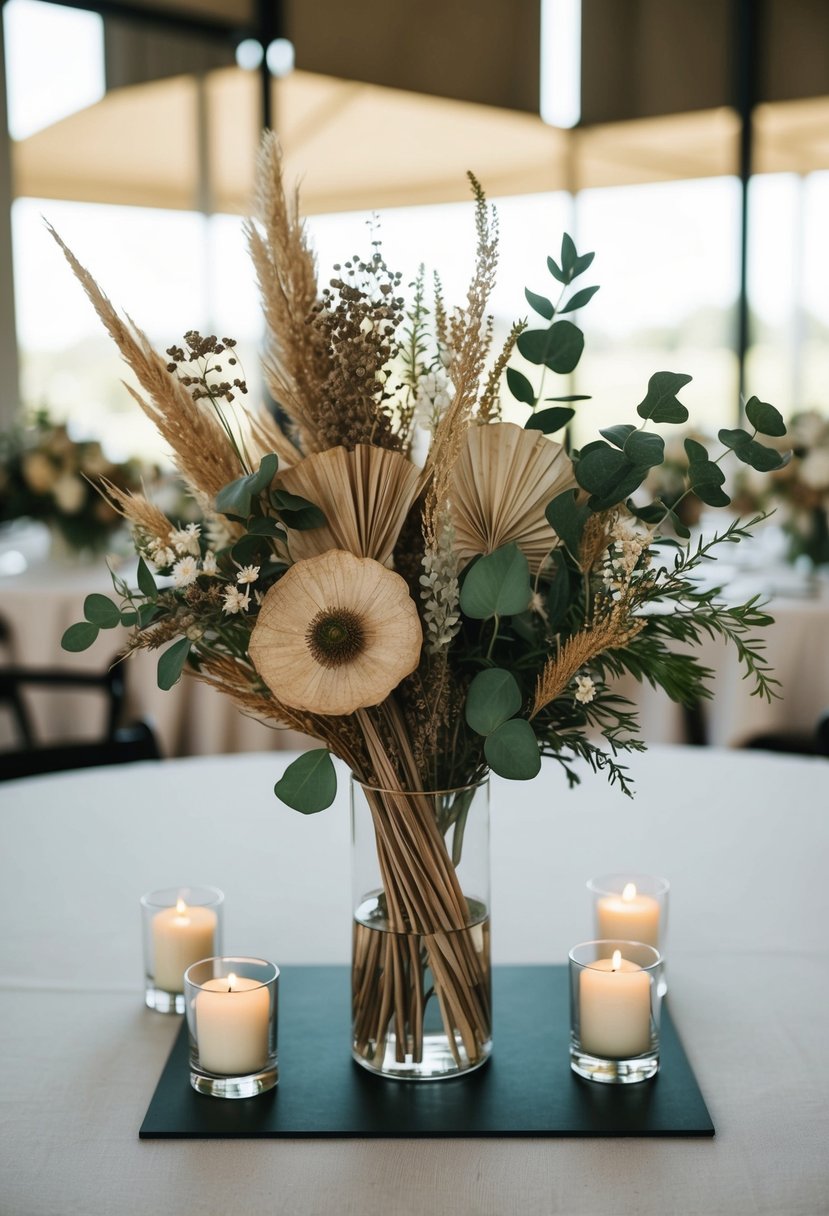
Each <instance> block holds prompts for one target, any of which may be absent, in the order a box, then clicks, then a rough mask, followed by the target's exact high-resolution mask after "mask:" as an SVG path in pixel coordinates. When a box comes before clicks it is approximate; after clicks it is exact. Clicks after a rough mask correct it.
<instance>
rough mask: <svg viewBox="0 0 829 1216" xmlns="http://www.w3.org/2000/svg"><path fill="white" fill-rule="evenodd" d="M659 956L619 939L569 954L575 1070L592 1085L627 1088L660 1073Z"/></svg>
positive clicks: (643, 945) (648, 948) (590, 944)
mask: <svg viewBox="0 0 829 1216" xmlns="http://www.w3.org/2000/svg"><path fill="white" fill-rule="evenodd" d="M661 968H662V958H661V956H660V954H659V951H658V950H657V949H656V948H655V947H654V946H650V945H647V944H646V943H645V942H630V941H623V940H620V939H613V940H609V941H607V940H605V941H594V942H582V943H581V944H580V945H578V946H574V947H573V949H572V950H571V951H570V1067H571V1068H572V1070H573V1072H575V1073H578V1075H579V1076H580V1077H586V1078H587V1080H588V1081H603V1082H606V1083H609V1084H612V1085H626V1084H630V1083H632V1082H636V1081H647V1080H649V1079H650V1078H651V1077H653V1076H655V1074H656V1072H657V1070H658V1068H659V1018H660V1013H661V1007H662V989H661V985H660V982H659V981H660V972H661Z"/></svg>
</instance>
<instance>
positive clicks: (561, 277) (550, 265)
mask: <svg viewBox="0 0 829 1216" xmlns="http://www.w3.org/2000/svg"><path fill="white" fill-rule="evenodd" d="M547 269H548V270H549V272H550V274H551V275H552V276H553V278H554V279H557V280H558V282H559V283H566V282H567V279H566V277H565V274H564V271H563V270H562V269H561V267H560V266H559V265H558V264H557V263H556V262H554V261H553V259H552V258H547Z"/></svg>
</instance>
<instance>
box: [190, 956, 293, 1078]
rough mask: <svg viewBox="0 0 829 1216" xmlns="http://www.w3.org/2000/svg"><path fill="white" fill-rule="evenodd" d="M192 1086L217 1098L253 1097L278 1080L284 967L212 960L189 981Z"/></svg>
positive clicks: (193, 969)
mask: <svg viewBox="0 0 829 1216" xmlns="http://www.w3.org/2000/svg"><path fill="white" fill-rule="evenodd" d="M184 995H185V1001H186V1005H187V1029H188V1030H189V1032H190V1084H191V1085H192V1086H193V1088H194V1089H195V1090H198V1092H199V1093H200V1094H209V1095H210V1096H211V1097H214V1098H253V1097H255V1095H256V1094H262V1093H265V1092H266V1091H267V1090H269V1089H273V1087H274V1086H275V1085H276V1084H277V1082H278V1080H279V1068H278V1056H277V1027H278V1010H279V968H278V967H277V966H276V964H275V963H268V962H266V961H265V960H264V959H261V958H207V959H202V961H201V962H198V963H194V964H193V966H192V967H189V968H188V969H187V973H186V974H185V976H184Z"/></svg>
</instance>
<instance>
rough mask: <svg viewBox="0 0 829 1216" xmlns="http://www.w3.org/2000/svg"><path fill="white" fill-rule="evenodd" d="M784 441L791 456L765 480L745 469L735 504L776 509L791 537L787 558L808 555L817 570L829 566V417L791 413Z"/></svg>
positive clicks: (781, 523)
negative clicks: (787, 443) (790, 451)
mask: <svg viewBox="0 0 829 1216" xmlns="http://www.w3.org/2000/svg"><path fill="white" fill-rule="evenodd" d="M787 441H788V442H789V443H790V445H791V449H792V458H791V460H790V461H789V462H788V463H787V464H785V465H784V466H783V467H782V468H780V469H779V470H777V471H775V472H774V473H772V475H771V476H770V477H768V478H762V479H761V478H757V477H756V476H753V475H752V474H751V473H750V472H748V471H747V470H746V471H744V473H743V475H742V476H741V478H740V482H739V486H738V489H737V491H736V498H737V501H738V502H739V503H740V504H741V505H742V504H744V505H745V507H746V509H748V510H755V509H758V508H759V509H761V510H764V509H768V508H774V507H776V508H777V509H778V514H777V516H776V518H777V520H778V521H779V523H780V525H781V526H782V528H783V529H784V530H785V532H786V533H787V535H788V537H789V557H790V559H791V560H792V561H795V560H796V559H797V558H799V557H804V556H805V557H807V558H809V560H810V561H811V562H812V563H813V564H814V565H816V566H821V565H827V564H829V419H827V418H824V417H823V415H821V414H818V413H817V412H816V411H815V410H803V411H802V412H801V413H799V414H795V415H794V416H793V417H792V419H791V421H790V423H789V433H788V435H787Z"/></svg>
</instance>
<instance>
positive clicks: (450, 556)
mask: <svg viewBox="0 0 829 1216" xmlns="http://www.w3.org/2000/svg"><path fill="white" fill-rule="evenodd" d="M454 542H455V530H454V528H453V526H452V522H451V518H450V516H449V513H448V512H446V513H445V515H444V517H443V520H442V526H441V530H440V535H439V538H438V544H437V548H436V549H427V550H426V552H425V553H424V555H423V570H424V573H423V574H421V576H420V580H419V581H420V586H421V588H422V590H421V592H420V595H421V598H422V600H423V620H424V623H425V625H426V649H427V651H428V652H429V654H437V653H438V651H440V650H442V649H443V648H444V647H445V646H448V645H449V643H450V642H451V641H452V639H453V638H454V637H455V635H456V634H457V632H458V630H459V629H460V627H461V616H460V608H459V604H460V590H459V587H458V559H457V557H456V555H455V549H454Z"/></svg>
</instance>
